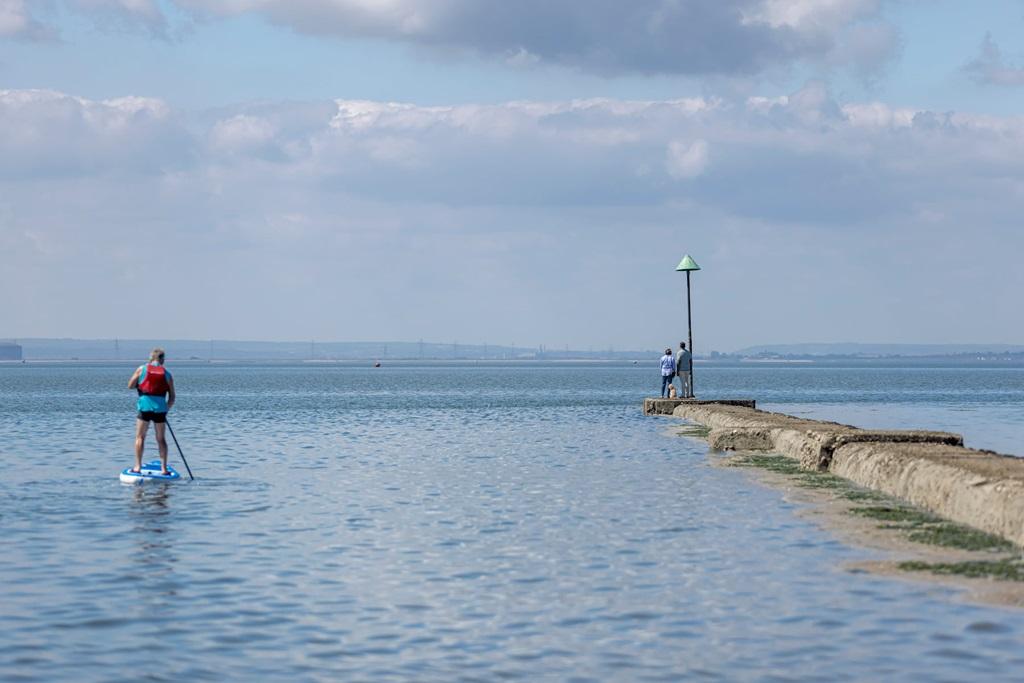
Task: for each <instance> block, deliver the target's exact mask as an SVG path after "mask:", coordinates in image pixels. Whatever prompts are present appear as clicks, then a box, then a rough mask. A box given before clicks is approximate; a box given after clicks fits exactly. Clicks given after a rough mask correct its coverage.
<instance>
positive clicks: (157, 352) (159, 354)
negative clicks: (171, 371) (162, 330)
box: [149, 346, 164, 365]
mask: <svg viewBox="0 0 1024 683" xmlns="http://www.w3.org/2000/svg"><path fill="white" fill-rule="evenodd" d="M153 361H157V362H158V363H160V364H161V365H163V362H164V350H163V349H161V348H160V347H159V346H158V347H156V348H155V349H153V350H152V351H150V352H149V362H151V363H152V362H153Z"/></svg>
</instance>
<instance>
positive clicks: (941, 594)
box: [0, 364, 1024, 681]
mask: <svg viewBox="0 0 1024 683" xmlns="http://www.w3.org/2000/svg"><path fill="white" fill-rule="evenodd" d="M653 365H654V364H652V366H653ZM172 367H173V368H174V369H175V379H176V382H177V385H178V391H179V394H180V400H179V404H178V406H176V408H175V411H174V412H173V413H172V423H173V425H174V429H175V432H176V433H177V435H178V438H179V440H180V442H181V446H182V448H183V449H184V452H185V455H186V457H187V458H188V460H189V464H190V465H191V466H192V469H193V471H194V472H195V474H196V476H197V480H196V481H195V482H191V483H179V484H171V485H162V484H158V485H152V486H149V485H147V486H145V487H130V486H124V485H122V484H120V483H119V482H118V480H117V472H118V471H119V470H120V469H121V468H123V467H125V466H127V465H128V464H130V462H131V448H132V429H133V423H134V417H133V413H132V404H133V397H132V396H131V394H130V392H128V391H127V390H125V389H124V388H123V387H124V386H125V384H126V382H127V378H128V375H129V374H130V373H131V370H132V365H131V364H127V365H125V364H122V365H115V364H106V365H103V364H101V365H59V364H50V365H32V364H28V365H24V366H21V365H7V366H0V463H2V465H3V477H2V478H0V551H2V552H0V598H2V600H0V680H4V681H8V680H10V681H16V680H27V681H137V680H151V681H165V680H166V681H192V680H218V681H219V680H237V681H341V680H353V681H357V680H365V681H388V680H402V681H458V680H465V681H495V680H502V679H521V680H528V681H536V680H553V681H562V680H564V681H588V680H593V681H662V680H665V681H670V680H703V679H708V680H716V679H717V680H777V681H789V680H794V681H797V680H798V681H812V680H821V681H843V680H856V681H862V680H908V681H910V680H914V681H916V680H920V681H932V680H949V681H960V680H979V681H981V680H984V681H992V680H998V681H1002V680H1006V681H1012V680H1021V678H1022V677H1024V650H1022V648H1021V645H1022V641H1024V638H1022V636H1024V612H1020V611H1012V610H1002V609H997V608H988V607H980V606H971V605H967V604H963V603H961V602H959V601H957V600H956V595H955V594H954V593H953V592H951V591H950V590H949V589H946V588H942V587H939V586H934V585H930V584H919V583H910V582H903V581H896V580H890V579H883V578H877V577H872V576H869V575H865V574H858V573H851V572H849V571H847V570H844V569H843V568H842V565H843V563H844V562H846V561H848V560H851V559H859V558H864V557H865V556H866V553H865V551H862V550H857V549H851V548H848V547H846V546H844V545H842V544H840V543H838V542H837V541H836V540H835V539H834V538H833V537H831V536H830V535H829V534H828V533H827V532H826V531H823V530H821V529H819V528H817V527H815V526H814V525H812V524H811V523H809V522H807V521H805V520H803V519H801V518H799V517H798V516H796V514H795V512H796V510H795V506H793V505H792V504H790V503H788V502H786V501H785V500H784V498H783V496H782V494H781V493H779V492H778V491H774V490H771V489H766V488H763V487H761V486H758V485H757V484H756V483H754V481H753V480H752V478H751V477H750V475H749V473H748V472H745V471H742V470H735V469H727V468H718V467H714V466H712V465H711V464H709V457H708V454H707V448H706V445H704V444H703V443H702V442H700V441H696V440H691V439H684V438H680V437H677V436H673V435H671V432H670V427H671V426H672V425H673V424H675V421H674V420H672V419H670V418H645V417H643V416H642V415H641V414H640V406H639V404H640V400H641V398H642V397H643V396H644V395H648V394H650V393H652V391H657V388H658V385H657V384H656V381H657V377H656V376H655V375H656V374H657V370H656V368H655V369H654V371H653V372H652V370H651V368H642V367H638V366H632V365H626V364H622V365H614V364H612V365H544V364H538V365H525V364H524V365H513V366H508V365H505V366H502V365H434V366H427V365H399V364H395V365H388V366H386V367H384V368H381V369H378V370H374V369H372V368H365V367H361V366H360V367H357V366H351V365H324V366H315V365H294V366H285V365H265V366H259V365H228V364H224V365H199V364H196V365H188V364H181V365H177V366H172ZM698 381H699V382H701V383H700V384H699V385H698V390H699V393H702V394H703V395H706V396H713V395H719V396H724V395H732V396H750V397H754V398H758V399H759V400H760V401H761V402H763V404H764V405H765V406H766V407H770V408H772V409H778V410H785V411H787V412H800V413H801V414H808V415H812V416H815V417H824V418H827V419H834V420H840V421H845V422H851V423H854V424H863V425H864V426H878V427H930V428H936V429H950V428H952V429H956V430H957V431H963V432H965V433H966V435H967V439H968V443H969V444H971V445H977V446H982V447H989V448H996V449H998V450H1003V451H1009V452H1016V453H1018V454H1024V449H1022V448H1019V447H1018V446H1017V444H1019V443H1020V441H1021V437H1022V436H1024V410H1022V408H1024V371H1022V370H1013V369H1000V370H986V371H977V370H958V369H946V370H928V369H902V370H901V369H898V368H888V369H881V370H875V369H870V368H855V369H846V370H844V369H841V368H833V369H812V368H750V369H748V368H707V369H706V370H704V371H703V372H702V373H701V374H700V375H698ZM171 447H172V452H173V443H172V445H171ZM149 448H150V450H152V449H153V443H152V441H151V442H150V444H149ZM172 461H173V462H175V463H176V464H178V465H179V469H183V468H181V467H180V460H179V459H178V458H177V456H176V455H175V456H172Z"/></svg>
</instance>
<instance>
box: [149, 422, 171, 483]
mask: <svg viewBox="0 0 1024 683" xmlns="http://www.w3.org/2000/svg"><path fill="white" fill-rule="evenodd" d="M153 429H154V430H155V431H156V445H157V447H159V448H160V465H161V467H163V471H162V472H161V474H167V471H168V470H167V436H166V435H167V424H166V423H164V422H154V423H153Z"/></svg>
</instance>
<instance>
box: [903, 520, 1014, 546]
mask: <svg viewBox="0 0 1024 683" xmlns="http://www.w3.org/2000/svg"><path fill="white" fill-rule="evenodd" d="M909 537H910V540H911V541H914V542H916V543H927V544H929V545H939V546H942V547H944V548H960V549H962V550H1003V551H1008V550H1013V544H1012V543H1010V542H1009V541H1005V540H1003V539H1001V538H999V537H998V536H993V535H992V534H986V533H985V532H984V531H978V530H977V529H971V528H970V527H965V526H960V525H959V524H953V523H951V522H942V523H941V524H937V525H933V526H928V527H926V528H924V529H919V530H917V531H912V532H911V533H910V536H909Z"/></svg>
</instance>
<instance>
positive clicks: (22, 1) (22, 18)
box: [0, 0, 50, 39]
mask: <svg viewBox="0 0 1024 683" xmlns="http://www.w3.org/2000/svg"><path fill="white" fill-rule="evenodd" d="M28 7H29V6H28V2H27V0H0V38H28V39H36V38H46V37H49V35H50V32H49V31H47V30H46V29H45V28H44V27H43V26H42V25H41V24H39V23H38V22H37V21H36V20H35V19H33V18H32V14H31V12H29V9H28Z"/></svg>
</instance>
